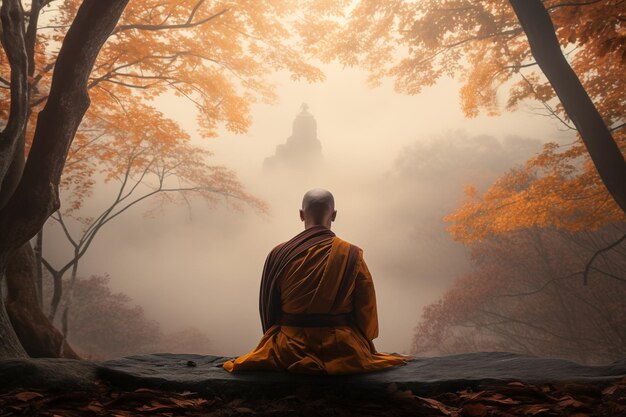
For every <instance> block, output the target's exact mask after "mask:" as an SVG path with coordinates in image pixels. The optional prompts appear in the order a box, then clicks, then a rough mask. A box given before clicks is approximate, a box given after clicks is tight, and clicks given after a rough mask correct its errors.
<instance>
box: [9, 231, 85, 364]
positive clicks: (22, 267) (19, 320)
mask: <svg viewBox="0 0 626 417" xmlns="http://www.w3.org/2000/svg"><path fill="white" fill-rule="evenodd" d="M35 263H36V260H35V254H34V252H33V249H32V248H31V246H30V243H28V242H27V243H25V244H24V245H22V247H21V248H19V249H18V250H17V251H15V252H14V254H13V256H12V257H11V260H10V261H9V262H8V265H7V269H6V273H5V276H6V280H7V289H8V295H7V300H6V310H7V313H8V315H9V318H10V320H11V324H12V325H13V329H14V330H15V333H16V334H17V336H18V338H19V339H20V342H21V344H22V346H23V347H24V350H25V351H26V353H27V354H28V355H29V356H30V357H33V358H55V357H59V356H60V357H64V358H72V359H79V356H78V355H77V354H76V353H75V352H74V350H73V349H72V348H71V347H70V346H69V345H68V344H67V342H65V338H64V337H63V335H62V334H61V332H60V331H59V330H57V329H56V328H55V327H54V326H53V325H52V323H51V322H50V321H49V320H48V318H47V317H46V315H45V314H44V313H43V311H42V310H41V309H40V308H39V297H38V295H37V287H36V286H35V280H34V279H33V278H34V276H35V274H36V265H35Z"/></svg>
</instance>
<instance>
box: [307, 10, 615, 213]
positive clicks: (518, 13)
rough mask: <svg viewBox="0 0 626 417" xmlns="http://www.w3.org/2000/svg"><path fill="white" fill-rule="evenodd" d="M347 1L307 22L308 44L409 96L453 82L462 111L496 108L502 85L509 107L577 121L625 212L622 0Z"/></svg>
mask: <svg viewBox="0 0 626 417" xmlns="http://www.w3.org/2000/svg"><path fill="white" fill-rule="evenodd" d="M349 3H350V2H347V1H340V0H338V1H336V2H334V3H333V5H334V6H335V7H334V8H332V9H331V10H332V11H333V12H334V14H333V18H331V19H328V20H327V21H325V22H324V23H323V24H322V23H318V22H313V23H311V24H309V25H307V28H308V31H307V35H306V39H307V41H308V45H309V50H311V51H314V52H315V53H317V54H318V55H319V56H321V57H322V58H323V59H325V60H339V61H340V62H342V63H343V64H346V65H358V66H361V67H363V68H365V69H367V70H368V71H369V72H370V77H369V80H370V82H371V83H372V84H374V85H376V84H378V83H380V82H381V80H382V79H383V78H386V77H390V78H392V79H394V81H395V88H396V89H397V90H398V91H400V92H405V93H409V94H417V93H419V92H420V91H421V89H422V88H424V87H425V86H430V85H432V84H434V83H435V82H436V81H437V80H438V79H440V78H441V77H444V76H450V77H455V78H458V79H459V80H460V81H461V82H462V87H461V91H460V99H461V107H462V109H463V111H464V112H465V114H466V115H467V116H469V117H472V116H475V115H477V114H478V112H479V111H481V110H485V111H487V113H488V114H497V113H498V112H499V111H500V110H501V106H500V104H499V100H498V98H499V94H498V93H499V92H503V90H508V98H507V100H506V105H505V108H506V109H507V110H513V109H515V108H517V107H518V106H519V104H520V102H522V101H524V100H526V99H532V100H538V101H539V102H540V103H542V105H544V106H545V109H546V111H547V112H549V113H550V114H552V115H554V116H555V117H558V118H559V119H560V120H562V121H563V122H564V123H566V124H568V125H569V122H570V121H571V122H572V123H573V124H574V126H572V127H574V128H575V129H577V131H578V132H579V133H580V138H581V139H582V144H580V145H577V146H583V148H582V149H584V150H585V151H586V152H587V153H588V154H589V155H590V156H591V160H592V161H593V166H592V167H595V168H592V169H594V171H596V172H595V173H594V175H598V173H599V176H600V178H601V180H602V182H603V183H604V185H605V186H606V188H607V190H608V191H609V193H610V194H611V195H612V197H613V200H614V201H615V202H616V203H615V202H609V203H608V204H609V205H610V204H617V205H618V206H619V207H620V208H621V210H622V211H624V210H626V186H625V185H624V181H623V178H624V177H626V163H625V162H624V157H623V155H622V152H621V151H620V148H621V149H622V150H623V148H624V146H625V145H624V127H625V126H626V125H625V124H624V114H626V111H625V110H626V108H625V102H624V99H623V91H624V90H625V89H626V81H625V80H624V77H623V76H622V74H623V72H624V56H626V46H625V45H626V42H624V33H623V20H624V12H625V11H626V9H625V8H626V4H625V3H624V2H623V1H620V0H592V1H583V0H580V1H573V2H562V1H559V0H547V1H544V2H541V1H540V0H512V1H504V0H491V1H480V2H477V1H471V0H444V1H434V0H433V1H420V2H405V1H400V0H390V1H375V0H361V1H359V2H356V4H355V5H353V7H350V8H348V9H344V8H343V7H346V6H347V5H348V4H349ZM346 10H347V11H346ZM337 17H340V18H341V17H344V18H345V20H346V22H344V21H342V20H341V19H340V18H337ZM529 43H530V47H529ZM562 50H563V51H564V53H565V57H564V56H563V52H562ZM570 66H571V68H570ZM572 69H573V71H574V72H573V71H572ZM544 74H545V76H544ZM576 74H577V75H578V76H577V75H576ZM579 79H580V80H579ZM583 87H584V88H583ZM557 97H558V100H557ZM559 100H560V102H559ZM594 104H595V106H594ZM611 132H612V135H611Z"/></svg>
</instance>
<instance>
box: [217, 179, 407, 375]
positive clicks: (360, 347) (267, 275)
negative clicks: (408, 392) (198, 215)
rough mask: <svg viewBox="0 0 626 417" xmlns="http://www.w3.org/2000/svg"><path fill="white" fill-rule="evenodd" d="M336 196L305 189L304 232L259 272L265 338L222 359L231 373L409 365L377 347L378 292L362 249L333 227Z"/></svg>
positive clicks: (366, 369)
mask: <svg viewBox="0 0 626 417" xmlns="http://www.w3.org/2000/svg"><path fill="white" fill-rule="evenodd" d="M336 216H337V210H335V202H334V198H333V195H332V194H331V193H330V192H329V191H327V190H322V189H314V190H311V191H308V192H307V193H306V194H305V195H304V198H303V200H302V209H301V210H300V219H301V220H302V221H303V222H304V229H305V230H304V231H303V232H301V233H300V234H298V235H296V236H295V237H294V238H292V239H291V240H289V241H287V242H284V243H282V244H280V245H278V246H276V247H275V248H274V249H272V251H271V252H270V253H269V255H268V256H267V260H266V261H265V266H264V268H263V275H262V277H261V292H260V300H259V304H260V305H259V310H260V314H261V323H262V327H263V333H264V334H263V337H262V338H261V341H260V342H259V344H258V345H257V347H256V348H254V350H252V351H251V352H249V353H246V354H245V355H242V356H239V357H237V358H233V359H231V360H228V361H227V362H225V363H224V364H223V367H224V369H226V370H227V371H228V372H234V371H249V370H272V371H288V372H292V373H303V374H353V373H361V372H371V371H378V370H382V369H386V368H389V367H393V366H398V365H405V364H406V363H407V361H408V360H409V359H410V358H411V357H409V356H404V355H399V354H388V353H383V352H377V351H376V348H375V347H374V343H373V342H372V339H375V338H376V337H378V316H377V311H376V294H375V292H374V283H373V282H372V276H371V275H370V272H369V271H368V269H367V266H366V265H365V261H364V260H363V251H362V250H361V249H360V248H358V247H357V246H354V245H352V244H350V243H348V242H346V241H344V240H342V239H340V238H338V237H337V236H335V234H334V233H333V232H332V231H331V230H330V227H331V222H333V221H334V220H335V218H336Z"/></svg>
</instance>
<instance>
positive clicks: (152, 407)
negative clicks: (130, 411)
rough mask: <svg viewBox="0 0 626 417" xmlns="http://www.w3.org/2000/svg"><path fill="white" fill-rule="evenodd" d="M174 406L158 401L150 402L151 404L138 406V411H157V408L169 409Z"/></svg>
mask: <svg viewBox="0 0 626 417" xmlns="http://www.w3.org/2000/svg"><path fill="white" fill-rule="evenodd" d="M170 408H172V406H171V405H167V404H161V403H158V402H156V401H153V402H151V403H150V405H144V406H141V407H139V408H137V411H157V410H167V409H170Z"/></svg>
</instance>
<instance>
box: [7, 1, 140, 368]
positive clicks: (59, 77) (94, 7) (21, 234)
mask: <svg viewBox="0 0 626 417" xmlns="http://www.w3.org/2000/svg"><path fill="white" fill-rule="evenodd" d="M127 3H128V0H106V1H102V0H83V2H82V4H81V5H80V7H79V9H78V12H77V13H76V17H75V18H74V21H73V22H72V25H71V26H70V28H69V29H68V31H67V34H66V35H65V39H64V40H63V44H62V45H61V49H60V50H59V54H58V56H57V59H56V63H55V66H54V72H53V74H52V83H51V87H50V94H49V96H48V100H47V102H46V105H45V106H44V109H43V110H42V111H41V112H40V113H39V115H38V117H37V126H36V128H35V134H34V136H33V140H32V146H31V149H30V152H29V154H28V159H27V161H26V165H25V167H24V171H23V174H22V175H21V178H20V179H19V184H18V185H17V188H16V190H15V192H13V193H11V194H10V197H9V199H8V201H7V202H6V204H3V205H2V206H0V277H1V276H3V275H4V272H5V269H6V268H7V267H8V266H9V260H10V258H11V256H12V255H13V253H14V252H16V251H18V250H21V249H22V246H23V245H24V244H27V243H28V241H29V240H30V239H31V238H32V237H33V236H35V235H36V234H37V232H38V231H39V230H41V228H42V227H43V225H44V223H45V221H46V220H47V219H48V217H49V216H50V214H52V213H54V211H56V210H57V209H58V208H59V206H60V202H59V182H60V180H61V172H62V171H63V167H64V166H65V160H66V158H67V152H68V150H69V148H70V146H71V144H72V140H73V139H74V135H75V133H76V130H77V129H78V125H79V124H80V122H81V121H82V118H83V115H84V114H85V112H86V111H87V108H88V107H89V95H88V93H87V82H88V80H89V74H90V73H91V70H92V68H93V65H94V63H95V61H96V58H97V56H98V54H99V52H100V49H101V48H102V45H103V44H104V42H105V41H106V40H107V38H108V37H109V36H110V34H111V32H112V31H113V29H114V28H115V25H116V24H117V22H118V21H119V18H120V16H121V14H122V12H123V10H124V8H125V7H126V5H127ZM0 18H1V19H2V33H1V36H2V46H3V48H4V50H5V53H6V55H7V57H8V61H9V63H10V65H11V105H10V109H11V110H10V113H9V119H8V121H7V124H6V126H5V128H4V130H3V131H2V132H0V185H1V186H3V187H4V179H5V176H6V175H5V174H6V173H7V172H8V171H9V168H10V165H11V163H12V161H13V160H14V157H15V156H16V155H15V154H16V153H17V152H16V147H17V142H18V139H19V138H18V136H19V135H20V134H21V133H22V131H23V127H24V126H25V123H26V118H27V110H28V93H27V89H28V83H27V69H28V63H27V54H26V49H27V46H26V45H25V42H24V30H23V29H24V16H23V11H22V6H21V2H20V1H19V0H3V1H2V7H0ZM33 30H34V29H33ZM20 153H21V155H19V156H20V157H22V158H23V153H22V152H20ZM16 262H17V261H16ZM11 268H17V269H12V270H11V273H18V272H19V271H20V264H19V262H17V264H12V265H11ZM38 311H41V310H40V309H39V310H38ZM35 314H36V313H35ZM30 319H37V317H30ZM20 355H23V350H21V351H20V349H19V341H18V340H17V338H16V336H15V332H14V331H13V329H12V327H11V324H10V322H9V320H8V319H7V314H6V311H5V307H4V301H3V299H2V297H0V357H14V356H20Z"/></svg>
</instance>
